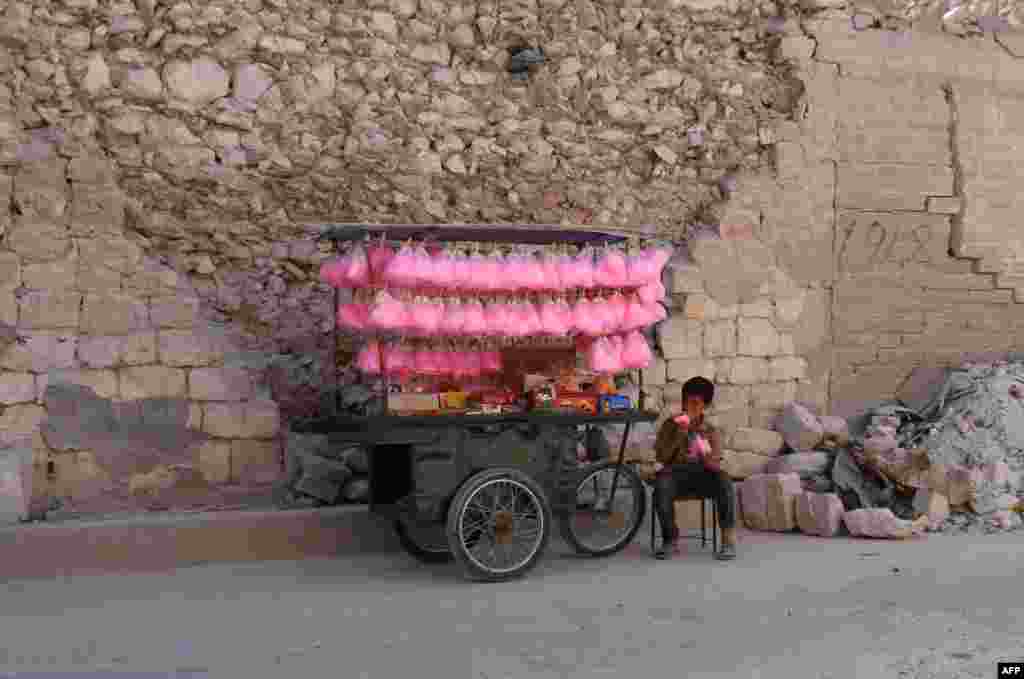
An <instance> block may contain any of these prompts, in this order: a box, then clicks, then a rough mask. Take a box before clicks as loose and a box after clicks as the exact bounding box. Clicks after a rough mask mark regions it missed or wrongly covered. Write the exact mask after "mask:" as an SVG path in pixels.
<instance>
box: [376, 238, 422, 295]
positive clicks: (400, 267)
mask: <svg viewBox="0 0 1024 679" xmlns="http://www.w3.org/2000/svg"><path fill="white" fill-rule="evenodd" d="M415 264H416V259H415V258H414V256H413V249H412V248H410V247H409V246H408V245H403V246H402V247H401V248H400V249H399V250H398V253H397V254H395V256H394V257H392V258H391V260H390V261H389V262H388V264H387V266H385V267H384V274H383V280H384V282H385V283H386V284H388V285H391V286H394V287H396V288H414V287H416V285H417V283H418V281H417V280H416V278H415V276H414V271H413V269H414V267H415Z"/></svg>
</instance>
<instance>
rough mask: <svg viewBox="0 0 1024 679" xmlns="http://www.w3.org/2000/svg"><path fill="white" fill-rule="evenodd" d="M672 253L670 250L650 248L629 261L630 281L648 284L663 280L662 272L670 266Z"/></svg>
mask: <svg viewBox="0 0 1024 679" xmlns="http://www.w3.org/2000/svg"><path fill="white" fill-rule="evenodd" d="M671 256H672V251H671V250H669V249H668V248H649V249H646V250H643V251H642V252H641V253H640V254H638V255H634V256H633V257H630V258H629V259H628V266H629V274H628V276H629V280H630V281H631V282H633V283H639V284H647V283H653V282H655V281H660V280H661V271H662V269H664V268H665V265H666V264H668V260H669V258H670V257H671Z"/></svg>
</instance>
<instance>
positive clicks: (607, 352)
mask: <svg viewBox="0 0 1024 679" xmlns="http://www.w3.org/2000/svg"><path fill="white" fill-rule="evenodd" d="M613 352H614V349H613V348H612V345H611V342H609V341H608V338H607V337H599V338H597V339H596V340H595V341H594V342H593V343H592V344H591V345H590V348H589V349H588V351H587V365H588V367H589V368H590V370H592V371H594V372H596V373H600V374H611V373H614V372H616V369H617V365H618V361H617V360H616V359H615V357H614V356H613V355H612V354H613Z"/></svg>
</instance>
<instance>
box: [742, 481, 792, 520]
mask: <svg viewBox="0 0 1024 679" xmlns="http://www.w3.org/2000/svg"><path fill="white" fill-rule="evenodd" d="M802 493H803V487H802V486H801V485H800V477H799V476H797V475H796V474H755V475H754V476H751V477H750V478H748V479H747V480H746V481H744V482H743V484H742V486H741V491H740V503H741V506H742V509H743V522H744V523H745V524H746V526H747V527H748V528H751V529H753V530H764V531H777V532H788V531H791V530H793V529H794V528H796V515H795V514H796V512H795V509H796V498H797V497H798V496H799V495H801V494H802Z"/></svg>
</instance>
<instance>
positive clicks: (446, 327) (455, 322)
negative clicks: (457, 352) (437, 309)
mask: <svg viewBox="0 0 1024 679" xmlns="http://www.w3.org/2000/svg"><path fill="white" fill-rule="evenodd" d="M465 326H466V309H465V307H464V306H463V305H462V303H461V302H458V301H453V302H448V304H446V305H445V307H444V316H442V318H441V323H440V325H439V326H438V332H439V333H440V334H442V335H449V336H452V337H457V336H459V335H461V334H462V333H463V330H464V329H465Z"/></svg>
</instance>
